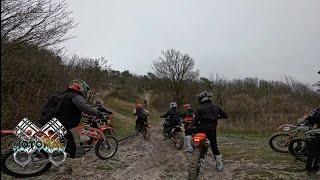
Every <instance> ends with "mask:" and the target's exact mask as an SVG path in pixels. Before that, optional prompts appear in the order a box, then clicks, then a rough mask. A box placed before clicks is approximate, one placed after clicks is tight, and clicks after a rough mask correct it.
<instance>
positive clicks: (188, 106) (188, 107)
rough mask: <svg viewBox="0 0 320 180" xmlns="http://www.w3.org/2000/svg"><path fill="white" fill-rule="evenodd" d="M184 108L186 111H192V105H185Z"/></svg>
mask: <svg viewBox="0 0 320 180" xmlns="http://www.w3.org/2000/svg"><path fill="white" fill-rule="evenodd" d="M183 107H184V108H185V109H191V105H190V104H185V105H183Z"/></svg>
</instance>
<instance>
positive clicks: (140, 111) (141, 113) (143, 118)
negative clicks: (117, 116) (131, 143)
mask: <svg viewBox="0 0 320 180" xmlns="http://www.w3.org/2000/svg"><path fill="white" fill-rule="evenodd" d="M132 113H133V116H138V117H137V120H136V131H137V133H139V132H141V126H142V124H143V123H144V122H147V123H148V117H147V116H149V114H150V113H149V111H147V110H145V109H144V108H142V104H141V103H138V104H136V108H135V109H134V110H133V112H132Z"/></svg>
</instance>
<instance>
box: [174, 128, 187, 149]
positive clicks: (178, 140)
mask: <svg viewBox="0 0 320 180" xmlns="http://www.w3.org/2000/svg"><path fill="white" fill-rule="evenodd" d="M173 137H174V139H175V142H174V146H175V147H176V149H177V150H180V149H182V148H183V144H184V137H183V135H182V132H181V131H179V132H175V133H174V135H173Z"/></svg>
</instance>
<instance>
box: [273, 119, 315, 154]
mask: <svg viewBox="0 0 320 180" xmlns="http://www.w3.org/2000/svg"><path fill="white" fill-rule="evenodd" d="M291 128H293V129H294V130H292V131H291V132H290V130H291ZM278 129H283V130H284V131H285V132H284V133H275V134H273V135H272V136H271V137H270V138H269V141H268V144H269V146H270V147H271V148H272V149H273V150H274V151H276V152H281V153H288V152H289V150H288V145H289V142H290V141H291V140H292V139H293V138H296V137H297V136H298V134H299V133H300V132H306V131H308V130H309V129H310V126H308V125H305V123H304V122H301V123H298V125H297V126H295V125H292V124H283V125H281V126H279V127H278Z"/></svg>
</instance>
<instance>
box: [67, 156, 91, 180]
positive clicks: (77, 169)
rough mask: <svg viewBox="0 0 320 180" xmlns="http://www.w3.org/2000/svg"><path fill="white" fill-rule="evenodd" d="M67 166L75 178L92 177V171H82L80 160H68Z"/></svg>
mask: <svg viewBox="0 0 320 180" xmlns="http://www.w3.org/2000/svg"><path fill="white" fill-rule="evenodd" d="M68 161H69V165H70V167H71V175H72V176H74V177H77V178H81V177H90V176H93V175H94V172H93V171H87V170H84V169H83V164H82V158H69V159H68Z"/></svg>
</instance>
